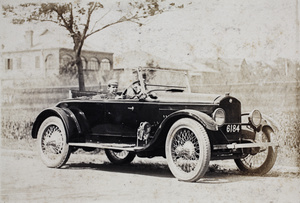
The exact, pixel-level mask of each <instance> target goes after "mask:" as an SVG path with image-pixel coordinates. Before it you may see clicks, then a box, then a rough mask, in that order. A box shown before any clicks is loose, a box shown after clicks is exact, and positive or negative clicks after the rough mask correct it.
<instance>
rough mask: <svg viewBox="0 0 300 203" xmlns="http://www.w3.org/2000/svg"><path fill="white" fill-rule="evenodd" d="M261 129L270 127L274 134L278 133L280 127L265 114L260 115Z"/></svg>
mask: <svg viewBox="0 0 300 203" xmlns="http://www.w3.org/2000/svg"><path fill="white" fill-rule="evenodd" d="M262 118H263V119H262V129H263V128H264V127H267V126H269V127H271V128H272V129H273V131H274V132H278V131H279V127H280V125H279V124H278V123H277V122H276V121H275V120H274V119H272V118H271V117H270V116H267V115H265V114H262Z"/></svg>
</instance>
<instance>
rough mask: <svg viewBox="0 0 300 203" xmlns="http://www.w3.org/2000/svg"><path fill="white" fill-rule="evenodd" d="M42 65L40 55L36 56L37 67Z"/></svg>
mask: <svg viewBox="0 0 300 203" xmlns="http://www.w3.org/2000/svg"><path fill="white" fill-rule="evenodd" d="M40 67H41V63H40V57H39V56H36V57H35V68H40Z"/></svg>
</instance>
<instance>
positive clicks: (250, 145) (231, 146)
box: [213, 142, 279, 150]
mask: <svg viewBox="0 0 300 203" xmlns="http://www.w3.org/2000/svg"><path fill="white" fill-rule="evenodd" d="M278 146H279V144H278V143H275V142H268V143H242V144H237V143H232V144H221V145H214V146H213V149H214V150H217V149H240V148H253V147H278Z"/></svg>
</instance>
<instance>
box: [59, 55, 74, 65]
mask: <svg viewBox="0 0 300 203" xmlns="http://www.w3.org/2000/svg"><path fill="white" fill-rule="evenodd" d="M71 61H72V57H71V56H70V55H63V56H62V57H61V60H60V65H61V66H67V65H68V64H69V63H70V62H71Z"/></svg>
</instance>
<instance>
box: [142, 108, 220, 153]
mask: <svg viewBox="0 0 300 203" xmlns="http://www.w3.org/2000/svg"><path fill="white" fill-rule="evenodd" d="M181 118H192V119H194V120H196V121H198V122H199V123H201V124H202V125H203V127H204V128H205V129H208V130H211V131H217V130H218V126H217V124H216V122H215V121H214V120H213V119H212V118H211V117H210V116H208V115H207V114H205V113H202V112H200V111H196V110H191V109H185V110H179V111H176V112H174V113H172V114H170V115H169V116H168V117H167V118H165V119H164V120H163V121H162V122H161V124H160V125H159V127H158V129H157V130H156V132H155V134H154V139H153V140H152V141H151V142H150V143H149V144H148V145H147V147H146V148H144V149H143V150H145V149H147V150H151V149H152V148H155V147H157V146H160V147H163V146H164V143H165V140H166V137H167V134H168V132H169V129H170V128H171V126H172V125H173V124H174V123H175V122H176V121H177V120H179V119H181Z"/></svg>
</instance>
